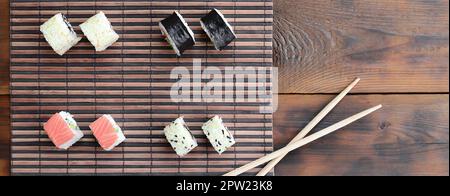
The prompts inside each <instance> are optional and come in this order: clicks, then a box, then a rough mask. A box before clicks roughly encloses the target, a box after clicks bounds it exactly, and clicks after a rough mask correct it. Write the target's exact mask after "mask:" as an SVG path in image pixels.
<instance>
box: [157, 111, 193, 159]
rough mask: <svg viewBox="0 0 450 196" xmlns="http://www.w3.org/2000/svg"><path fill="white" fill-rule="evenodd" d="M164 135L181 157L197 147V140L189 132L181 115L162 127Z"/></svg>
mask: <svg viewBox="0 0 450 196" xmlns="http://www.w3.org/2000/svg"><path fill="white" fill-rule="evenodd" d="M164 135H165V136H166V138H167V141H169V143H170V145H171V146H172V148H173V150H174V151H175V153H177V155H178V156H180V157H182V156H185V155H187V154H188V153H189V152H190V151H191V150H193V149H194V148H195V147H197V141H196V140H195V138H194V136H193V135H192V134H191V132H190V130H189V128H188V127H187V126H186V123H185V122H184V120H183V117H180V118H177V119H176V120H175V121H173V122H172V123H170V124H169V125H167V126H166V127H165V128H164Z"/></svg>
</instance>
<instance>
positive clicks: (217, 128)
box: [202, 116, 236, 154]
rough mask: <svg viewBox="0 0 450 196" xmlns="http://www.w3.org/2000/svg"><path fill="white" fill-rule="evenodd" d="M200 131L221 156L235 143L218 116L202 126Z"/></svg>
mask: <svg viewBox="0 0 450 196" xmlns="http://www.w3.org/2000/svg"><path fill="white" fill-rule="evenodd" d="M202 129H203V133H205V135H206V137H207V138H208V140H209V142H211V144H212V146H213V147H214V149H215V150H216V151H217V152H218V153H219V154H222V153H223V152H225V151H226V150H227V149H228V148H229V147H231V146H233V145H234V144H235V143H236V142H235V140H234V138H233V135H231V133H230V131H229V130H228V128H227V127H225V125H224V124H223V122H222V118H220V117H219V116H214V117H213V118H211V119H210V120H209V121H208V122H206V123H205V124H203V126H202Z"/></svg>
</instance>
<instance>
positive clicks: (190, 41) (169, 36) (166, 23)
mask: <svg viewBox="0 0 450 196" xmlns="http://www.w3.org/2000/svg"><path fill="white" fill-rule="evenodd" d="M159 27H160V28H161V33H162V34H163V36H164V37H165V39H166V41H167V42H168V43H169V44H170V46H171V47H172V49H173V50H174V51H175V53H176V54H177V55H178V56H181V54H183V52H184V51H185V50H187V49H189V48H191V47H192V46H193V45H194V44H195V38H194V33H193V32H192V30H191V29H190V28H189V26H188V24H187V23H186V21H185V20H184V18H183V17H182V16H181V15H180V14H179V13H178V12H174V13H173V14H172V15H170V16H169V17H168V18H166V19H164V20H162V21H161V22H159Z"/></svg>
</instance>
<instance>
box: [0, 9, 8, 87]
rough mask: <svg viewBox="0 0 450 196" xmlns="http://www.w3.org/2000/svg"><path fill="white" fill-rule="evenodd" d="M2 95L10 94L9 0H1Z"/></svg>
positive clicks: (0, 65) (0, 68)
mask: <svg viewBox="0 0 450 196" xmlns="http://www.w3.org/2000/svg"><path fill="white" fill-rule="evenodd" d="M0 9H1V11H0V95H7V94H9V1H8V0H0Z"/></svg>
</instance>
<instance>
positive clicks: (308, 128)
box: [256, 78, 360, 176]
mask: <svg viewBox="0 0 450 196" xmlns="http://www.w3.org/2000/svg"><path fill="white" fill-rule="evenodd" d="M359 80H360V79H359V78H356V79H355V80H354V81H353V82H352V83H351V84H350V85H348V86H347V87H346V88H345V89H344V90H343V91H342V92H341V93H340V94H339V95H338V96H336V97H335V98H334V99H333V100H332V101H331V102H330V103H329V104H328V105H327V106H325V107H324V108H323V109H322V111H320V112H319V114H317V116H316V117H314V119H312V120H311V122H309V123H308V124H307V125H306V126H305V128H303V129H302V130H301V131H300V133H298V135H297V136H295V137H294V139H292V140H291V142H289V144H292V143H294V142H296V141H298V140H301V139H303V138H304V137H305V136H306V135H307V134H308V133H309V132H310V131H311V130H312V129H313V128H314V127H315V126H316V125H317V124H318V123H319V122H320V121H321V120H322V119H323V118H324V117H325V116H326V115H327V114H328V113H329V112H330V111H331V110H332V109H333V108H334V107H335V106H336V105H337V104H338V103H339V102H340V101H341V100H342V99H343V98H344V97H345V96H346V95H347V94H348V92H350V90H352V89H353V87H355V86H356V84H358V82H359ZM289 144H288V145H289ZM286 155H287V153H286V154H282V155H281V156H279V157H277V158H276V159H274V160H272V161H270V162H269V163H268V164H267V165H266V166H265V167H264V168H263V169H262V170H261V171H259V172H258V174H256V175H257V176H265V175H266V174H267V173H269V172H270V170H272V168H274V167H275V165H277V164H278V162H280V161H281V159H283V157H284V156H286Z"/></svg>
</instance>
